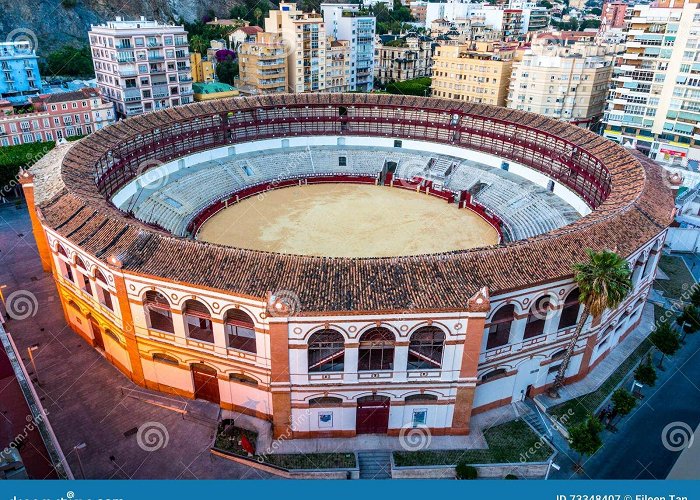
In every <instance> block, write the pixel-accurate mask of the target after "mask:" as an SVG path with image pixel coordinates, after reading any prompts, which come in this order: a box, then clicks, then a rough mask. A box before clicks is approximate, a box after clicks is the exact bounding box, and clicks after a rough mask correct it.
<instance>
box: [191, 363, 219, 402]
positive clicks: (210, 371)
mask: <svg viewBox="0 0 700 500" xmlns="http://www.w3.org/2000/svg"><path fill="white" fill-rule="evenodd" d="M190 367H191V370H192V380H193V382H194V398H195V399H204V400H206V401H211V402H212V403H216V404H219V403H220V402H221V397H220V395H219V379H218V377H217V375H216V370H215V369H214V368H212V367H210V366H207V365H204V364H202V363H193V364H192V365H190Z"/></svg>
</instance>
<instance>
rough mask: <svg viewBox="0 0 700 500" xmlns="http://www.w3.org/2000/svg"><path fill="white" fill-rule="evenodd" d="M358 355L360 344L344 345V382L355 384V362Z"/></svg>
mask: <svg viewBox="0 0 700 500" xmlns="http://www.w3.org/2000/svg"><path fill="white" fill-rule="evenodd" d="M359 353H360V344H345V373H344V375H343V380H344V381H345V382H357V360H358V356H359Z"/></svg>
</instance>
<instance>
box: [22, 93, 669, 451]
mask: <svg viewBox="0 0 700 500" xmlns="http://www.w3.org/2000/svg"><path fill="white" fill-rule="evenodd" d="M21 180H22V183H23V186H24V190H25V194H26V195H27V198H28V201H29V203H30V206H31V205H35V206H36V211H31V212H32V213H31V215H32V222H33V226H34V232H35V236H36V239H37V245H38V248H39V251H40V254H41V257H42V262H43V265H44V268H45V270H47V271H52V272H53V273H54V275H55V280H56V284H57V287H58V291H59V295H60V299H61V302H62V304H63V308H64V312H65V316H66V319H67V321H68V323H69V324H70V326H71V327H72V328H73V329H74V330H75V332H76V333H77V334H78V335H80V336H82V337H83V338H84V339H85V340H86V341H88V342H89V343H90V344H92V345H93V346H94V347H95V348H96V349H98V350H100V352H102V353H103V354H104V356H105V357H106V358H107V359H109V360H110V361H111V362H112V363H113V364H114V366H116V367H117V368H118V369H119V370H120V371H121V372H123V373H124V375H125V376H127V377H129V378H130V379H132V380H133V381H134V382H136V383H137V384H140V385H141V386H144V387H148V388H150V389H154V390H157V391H161V392H164V393H170V394H177V395H180V396H184V397H188V398H199V399H206V400H209V401H212V402H214V403H216V404H218V405H220V407H221V408H222V409H224V410H234V411H240V412H244V413H246V414H250V415H254V416H257V417H259V418H262V419H265V420H267V421H269V422H271V425H272V427H273V430H274V434H275V435H277V436H280V435H285V436H292V437H294V438H307V437H320V436H324V437H341V436H342V437H349V436H355V435H358V434H365V433H379V434H389V435H397V434H398V433H399V432H400V429H401V428H402V427H405V426H415V425H425V426H427V427H428V428H429V429H430V430H431V432H432V433H433V434H434V435H447V434H468V433H469V427H470V418H471V416H472V415H474V414H476V413H479V412H483V411H485V410H488V409H492V408H495V407H498V406H502V405H506V404H509V403H511V402H513V401H518V400H521V399H522V398H524V397H526V396H532V395H535V394H538V393H541V392H542V391H544V390H546V388H547V387H548V386H549V385H550V384H551V383H552V382H553V380H554V376H555V374H556V371H557V369H558V366H559V364H560V363H561V358H562V356H563V354H564V351H565V348H566V345H567V343H568V342H569V340H570V338H571V335H572V333H573V330H574V327H575V325H576V322H577V319H578V316H579V314H580V312H581V311H580V309H581V308H580V305H579V304H578V301H577V297H578V292H577V290H576V288H575V285H574V283H573V277H572V271H571V266H572V264H573V263H574V262H578V261H581V260H583V259H584V257H585V253H584V250H585V249H586V248H592V249H594V250H601V249H604V248H609V249H614V250H615V251H617V252H618V253H619V254H621V255H623V256H624V257H625V258H626V259H627V260H628V261H629V263H630V266H631V269H632V270H633V274H632V281H633V287H634V288H633V290H632V292H631V293H630V294H629V296H628V297H627V298H626V299H625V300H624V302H623V303H622V304H621V305H620V306H619V307H618V308H617V309H616V310H614V311H607V312H606V313H605V314H604V315H603V316H602V317H601V318H597V319H595V320H594V321H593V322H591V323H590V324H589V325H588V326H587V327H586V328H585V330H584V334H583V335H582V336H581V338H580V340H579V342H578V344H577V345H576V348H575V351H574V356H573V358H572V360H571V364H570V365H569V369H568V371H567V373H566V377H567V382H572V381H575V380H579V379H581V378H583V377H585V376H586V375H587V373H588V372H589V371H590V370H591V368H592V367H594V366H596V364H597V363H598V362H599V361H600V360H602V359H603V358H605V356H606V355H607V354H608V353H609V352H610V351H611V350H612V349H614V348H615V346H616V345H617V344H618V343H619V342H620V341H621V340H622V339H624V338H625V336H626V335H627V334H628V333H629V332H630V331H631V330H632V329H634V327H635V326H636V325H637V324H638V322H639V320H640V316H641V312H642V307H643V305H644V303H645V300H646V297H647V294H648V293H649V289H650V286H651V282H652V280H653V277H654V274H655V272H656V267H657V263H658V259H659V256H660V253H661V249H662V247H663V243H664V238H665V235H666V228H667V226H668V224H669V223H670V222H671V220H672V208H673V202H672V196H671V192H670V190H668V189H667V188H666V187H665V185H664V183H663V182H662V174H661V170H660V168H659V167H658V166H657V165H655V164H654V163H653V162H651V161H650V160H648V159H647V158H645V157H641V156H637V155H636V154H634V153H631V152H629V151H628V150H626V149H624V148H622V147H621V146H618V145H616V144H613V143H611V142H609V141H607V140H605V139H603V138H601V137H599V136H596V135H595V134H593V133H591V132H589V131H586V130H583V129H580V128H577V127H575V126H572V125H568V124H565V123H562V122H558V121H554V120H550V119H547V118H544V117H541V116H538V115H533V114H529V113H524V112H519V111H515V110H508V109H503V108H496V107H490V106H485V105H478V104H468V103H461V102H457V101H452V100H445V99H431V98H416V97H404V96H389V95H367V94H347V95H345V94H296V95H275V96H262V97H255V98H236V99H231V100H217V101H210V102H206V103H197V104H193V105H188V106H182V107H178V108H173V109H168V110H164V111H159V112H155V113H149V114H146V115H143V116H137V117H134V118H130V119H128V120H126V121H123V122H119V123H117V124H116V125H113V126H110V127H107V128H105V129H103V130H100V131H98V132H96V133H94V134H92V135H91V136H89V137H86V138H84V139H82V140H80V141H78V142H76V143H73V144H71V145H64V146H60V147H59V148H57V149H56V150H54V151H52V152H51V153H49V155H47V156H46V157H44V159H42V161H41V162H40V163H38V164H37V165H35V166H34V167H33V168H32V169H31V173H30V172H25V173H24V174H23V176H22V179H21ZM544 304H548V305H547V306H546V307H545V306H544ZM292 423H293V424H292Z"/></svg>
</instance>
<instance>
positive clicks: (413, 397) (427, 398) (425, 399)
mask: <svg viewBox="0 0 700 500" xmlns="http://www.w3.org/2000/svg"><path fill="white" fill-rule="evenodd" d="M437 398H438V397H437V396H436V395H435V394H410V395H408V396H406V397H405V398H404V401H405V402H406V403H416V404H418V403H432V402H433V401H437Z"/></svg>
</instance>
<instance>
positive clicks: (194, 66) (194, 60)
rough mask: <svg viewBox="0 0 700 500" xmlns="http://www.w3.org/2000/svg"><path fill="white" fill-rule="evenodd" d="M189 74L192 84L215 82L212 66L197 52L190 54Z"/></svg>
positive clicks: (207, 59) (206, 58)
mask: <svg viewBox="0 0 700 500" xmlns="http://www.w3.org/2000/svg"><path fill="white" fill-rule="evenodd" d="M190 72H191V74H192V81H193V82H194V83H208V82H213V81H214V80H216V74H215V73H214V64H213V63H212V62H211V61H210V60H209V58H208V57H202V54H200V53H199V52H191V53H190Z"/></svg>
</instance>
